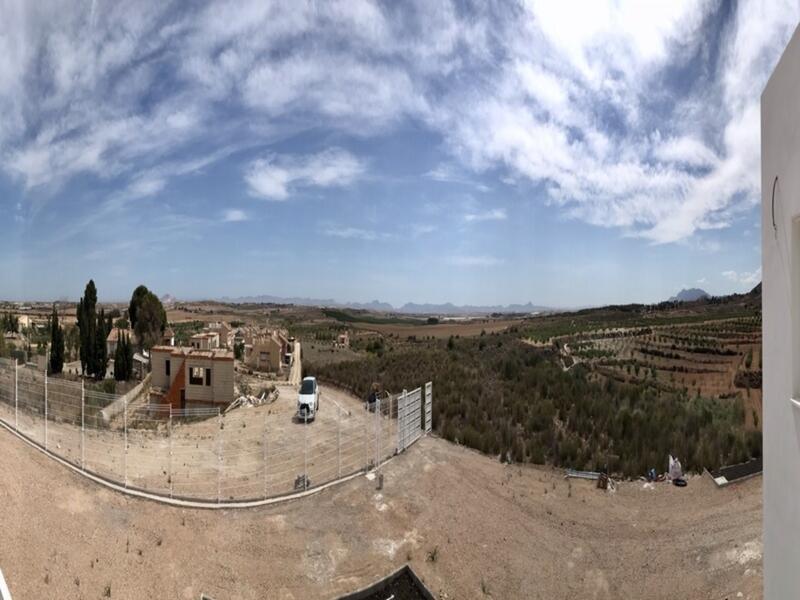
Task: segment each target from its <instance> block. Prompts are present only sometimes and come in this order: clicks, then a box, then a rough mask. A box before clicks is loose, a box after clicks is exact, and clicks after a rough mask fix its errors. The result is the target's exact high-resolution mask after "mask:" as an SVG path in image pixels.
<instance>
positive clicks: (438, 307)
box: [220, 295, 553, 316]
mask: <svg viewBox="0 0 800 600" xmlns="http://www.w3.org/2000/svg"><path fill="white" fill-rule="evenodd" d="M220 300H221V301H222V302H228V303H231V304H294V305H297V306H327V307H336V308H353V309H357V310H370V311H375V312H388V313H402V314H408V315H450V316H467V315H488V314H492V313H503V314H508V313H525V314H527V313H534V312H545V311H551V310H553V309H552V308H548V307H545V306H537V305H535V304H533V303H531V302H528V303H527V304H507V305H493V306H473V305H464V306H458V305H455V304H452V303H450V302H447V303H445V304H416V303H413V302H407V303H406V304H404V305H403V306H400V307H395V306H392V305H391V304H389V303H388V302H381V301H380V300H373V301H372V302H337V301H336V300H333V299H330V298H328V299H318V298H297V297H289V298H286V297H281V296H268V295H260V296H241V297H238V298H229V297H223V298H220Z"/></svg>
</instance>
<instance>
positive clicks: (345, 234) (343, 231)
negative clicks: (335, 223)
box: [323, 226, 388, 242]
mask: <svg viewBox="0 0 800 600" xmlns="http://www.w3.org/2000/svg"><path fill="white" fill-rule="evenodd" d="M323 233H324V234H325V235H328V236H331V237H337V238H342V239H346V240H361V241H365V242H371V241H374V240H378V239H382V238H386V237H387V235H388V234H386V233H383V232H379V231H371V230H368V229H359V228H358V227H332V226H331V227H326V228H325V229H324V230H323Z"/></svg>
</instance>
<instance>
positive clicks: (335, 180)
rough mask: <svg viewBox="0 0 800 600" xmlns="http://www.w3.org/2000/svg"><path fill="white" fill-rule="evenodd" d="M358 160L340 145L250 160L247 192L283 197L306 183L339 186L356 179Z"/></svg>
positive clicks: (361, 170)
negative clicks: (317, 152)
mask: <svg viewBox="0 0 800 600" xmlns="http://www.w3.org/2000/svg"><path fill="white" fill-rule="evenodd" d="M364 170H365V167H364V164H363V162H362V161H361V160H359V159H358V158H357V157H355V156H353V155H352V154H350V153H349V152H347V151H345V150H342V149H341V148H330V149H328V150H324V151H323V152H320V153H319V154H313V155H310V156H301V157H291V156H272V157H270V158H264V159H258V160H255V161H253V162H252V163H250V165H249V166H248V168H247V171H246V173H245V181H246V182H247V186H248V189H249V191H250V194H251V195H253V196H256V197H259V198H265V199H268V200H286V199H287V198H289V196H290V194H291V193H292V192H293V191H296V190H297V189H301V188H308V187H320V188H326V187H342V186H347V185H350V184H351V183H353V182H354V181H356V180H357V179H359V178H360V177H361V176H362V175H363V173H364Z"/></svg>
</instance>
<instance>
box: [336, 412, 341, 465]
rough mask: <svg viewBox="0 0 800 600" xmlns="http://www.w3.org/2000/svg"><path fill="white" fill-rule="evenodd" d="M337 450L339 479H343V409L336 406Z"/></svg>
mask: <svg viewBox="0 0 800 600" xmlns="http://www.w3.org/2000/svg"><path fill="white" fill-rule="evenodd" d="M336 448H337V450H338V456H337V459H336V464H337V466H338V472H339V478H341V477H342V407H341V406H339V405H338V404H337V405H336Z"/></svg>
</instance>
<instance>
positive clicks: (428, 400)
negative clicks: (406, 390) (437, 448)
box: [425, 381, 433, 433]
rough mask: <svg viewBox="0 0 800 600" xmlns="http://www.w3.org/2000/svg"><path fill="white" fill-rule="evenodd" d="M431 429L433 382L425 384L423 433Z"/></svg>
mask: <svg viewBox="0 0 800 600" xmlns="http://www.w3.org/2000/svg"><path fill="white" fill-rule="evenodd" d="M432 428H433V382H431V381H429V382H428V383H426V384H425V433H430V432H431V429H432Z"/></svg>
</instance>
